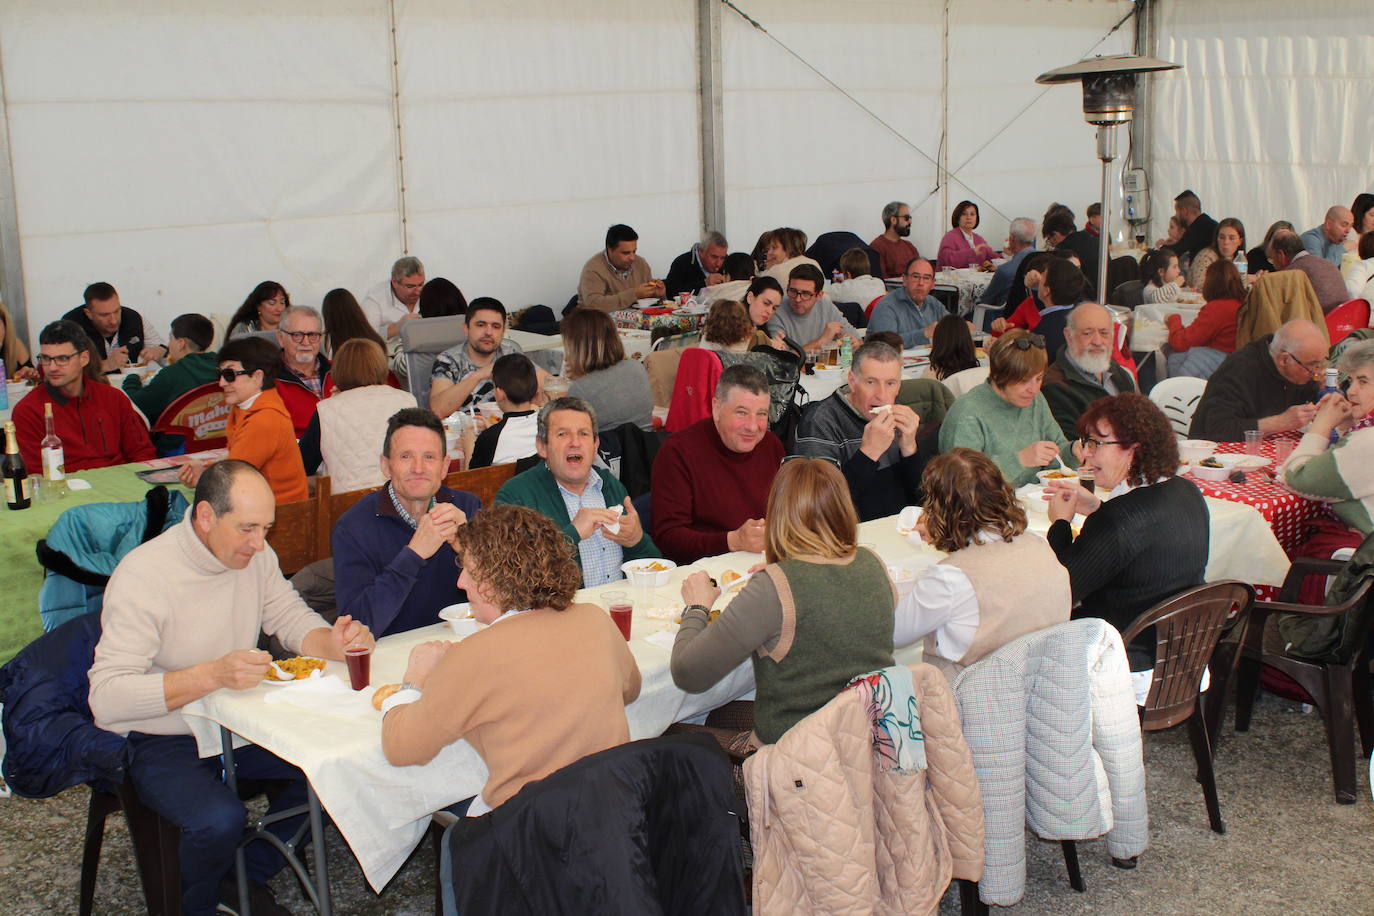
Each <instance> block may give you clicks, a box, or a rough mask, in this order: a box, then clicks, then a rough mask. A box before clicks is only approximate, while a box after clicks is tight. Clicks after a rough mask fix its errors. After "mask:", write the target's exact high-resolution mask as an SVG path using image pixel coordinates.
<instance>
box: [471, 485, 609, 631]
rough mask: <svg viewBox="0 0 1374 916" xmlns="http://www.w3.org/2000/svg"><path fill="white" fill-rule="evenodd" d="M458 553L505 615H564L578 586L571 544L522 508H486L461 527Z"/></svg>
mask: <svg viewBox="0 0 1374 916" xmlns="http://www.w3.org/2000/svg"><path fill="white" fill-rule="evenodd" d="M458 554H459V559H460V561H461V563H462V564H463V566H464V567H465V568H466V569H467V571H468V575H469V576H470V577H471V578H472V579H474V580H476V581H477V582H480V583H481V584H482V585H483V587H484V588H485V589H486V590H489V591H490V593H491V597H492V600H493V601H495V602H496V603H497V604H499V605H500V606H501V607H502V608H503V609H505V610H514V609H517V608H518V609H527V608H550V609H552V610H555V611H562V610H566V609H567V607H568V606H569V605H570V604H572V599H573V594H574V593H575V592H576V591H577V590H578V588H580V587H581V585H582V572H581V570H579V569H578V567H577V563H576V562H575V561H574V560H573V546H572V543H571V542H570V541H569V540H568V539H567V537H566V536H565V535H564V534H563V532H562V531H561V530H559V528H558V526H557V525H555V524H554V523H553V520H552V519H550V518H549V517H548V516H546V515H542V514H540V513H538V512H535V511H534V510H533V509H526V508H525V507H524V506H488V507H486V508H484V509H482V511H481V512H479V513H477V514H476V515H474V516H473V517H472V518H471V519H469V520H468V521H467V523H466V524H463V525H459V526H458Z"/></svg>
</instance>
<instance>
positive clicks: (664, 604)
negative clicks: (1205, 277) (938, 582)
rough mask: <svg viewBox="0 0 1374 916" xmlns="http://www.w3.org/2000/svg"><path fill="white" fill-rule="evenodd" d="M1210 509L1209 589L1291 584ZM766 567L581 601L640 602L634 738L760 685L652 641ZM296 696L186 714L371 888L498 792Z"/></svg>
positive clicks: (381, 654)
mask: <svg viewBox="0 0 1374 916" xmlns="http://www.w3.org/2000/svg"><path fill="white" fill-rule="evenodd" d="M1207 505H1208V507H1209V509H1210V510H1211V513H1212V516H1211V519H1212V550H1211V558H1210V561H1209V563H1208V565H1207V578H1208V579H1209V580H1212V579H1221V578H1235V579H1241V580H1242V581H1247V582H1255V583H1260V584H1269V585H1277V584H1279V583H1280V581H1281V580H1282V577H1283V574H1284V572H1285V571H1286V570H1287V566H1288V561H1287V558H1286V556H1285V555H1284V553H1283V550H1282V548H1280V547H1279V545H1278V541H1277V540H1275V538H1274V535H1273V532H1272V531H1271V530H1270V529H1269V526H1268V525H1267V524H1266V523H1265V521H1264V519H1263V517H1262V516H1261V515H1260V514H1259V513H1258V512H1257V511H1255V510H1254V509H1253V508H1251V507H1249V506H1246V505H1243V504H1240V503H1234V502H1227V501H1225V500H1216V499H1208V500H1207ZM1031 526H1032V528H1033V529H1035V530H1037V531H1041V532H1043V531H1045V530H1046V529H1047V528H1048V519H1047V517H1046V516H1045V515H1044V514H1043V513H1041V512H1033V513H1032V514H1031ZM859 540H860V542H861V543H864V544H867V545H871V546H872V547H873V548H874V549H875V550H876V551H877V552H878V554H879V555H880V556H881V557H882V558H883V559H884V561H886V562H887V563H888V564H890V565H893V566H898V567H903V568H906V569H910V570H912V571H913V572H919V571H920V570H923V569H925V568H926V567H927V566H930V565H931V564H933V563H935V562H937V561H938V560H939V559H940V558H941V556H942V554H940V553H939V552H938V551H936V550H934V549H932V548H931V547H929V546H927V545H924V544H920V543H919V542H918V543H913V542H912V541H911V540H910V539H909V538H907V537H905V536H903V535H901V534H899V533H898V531H897V528H896V519H895V517H890V518H884V519H876V520H874V521H871V522H865V523H864V524H863V525H862V526H860V533H859ZM761 559H762V557H761V555H759V554H745V553H733V554H726V555H724V556H720V557H712V558H710V559H706V560H702V561H701V562H699V563H697V564H694V565H693V566H691V567H685V568H683V569H678V570H674V571H673V573H672V575H671V576H670V580H669V584H668V585H667V586H665V587H663V588H660V589H656V590H654V591H653V593H652V596H651V597H649V598H648V600H644V599H645V597H646V596H642V595H639V594H637V592H636V590H635V589H634V588H632V587H631V586H630V585H629V583H627V582H617V583H612V584H610V585H607V586H602V587H600V588H597V589H590V590H584V591H583V592H581V593H579V600H596V596H597V595H599V594H600V593H602V592H605V591H608V590H623V591H627V592H628V593H629V594H630V596H631V597H632V598H634V599H635V602H636V607H635V616H634V622H633V629H632V633H633V635H634V638H633V639H632V640H631V642H630V648H631V650H632V651H633V653H634V656H635V659H636V661H637V662H638V663H639V669H640V673H641V675H642V678H643V686H642V687H641V689H640V696H639V699H637V700H636V701H635V702H634V703H632V704H631V705H630V706H628V707H627V708H626V710H625V712H626V717H627V718H628V719H629V724H630V736H631V737H632V738H647V737H652V736H654V735H658V734H660V733H661V732H662V731H663V730H664V729H665V728H667V727H668V725H670V724H672V723H673V722H677V721H681V720H683V719H688V718H691V717H693V716H697V715H700V714H702V713H705V712H707V711H709V710H711V709H713V708H715V707H717V706H719V705H721V704H723V703H725V702H727V701H729V700H733V699H737V698H739V697H742V696H745V695H747V694H748V693H749V692H750V691H752V690H753V673H752V670H751V668H750V665H749V664H748V663H747V662H746V663H744V664H742V665H740V667H739V668H737V669H735V671H734V672H732V673H731V674H730V676H729V677H727V678H726V679H725V680H723V681H722V682H721V683H719V684H717V685H716V686H715V687H714V688H712V689H711V690H710V691H708V692H707V693H703V694H696V695H692V694H686V693H683V692H682V691H681V690H679V689H677V687H676V686H674V684H673V682H672V677H671V675H670V674H669V671H668V659H669V650H668V648H665V647H660V646H657V645H654V644H652V643H649V642H646V641H645V639H644V637H646V636H651V635H653V634H655V633H661V632H665V631H668V630H670V629H671V625H670V624H669V623H668V622H667V621H666V620H663V619H655V618H652V617H651V616H650V614H649V611H650V609H651V608H655V607H659V608H669V607H680V605H681V603H682V602H681V597H680V594H679V586H680V583H681V581H682V579H683V578H685V576H686V575H687V574H688V573H689V572H690V571H691V570H695V569H704V570H706V571H708V572H710V573H712V574H713V575H716V576H717V577H719V574H720V573H722V572H724V571H725V570H726V569H734V570H736V571H738V572H740V573H744V572H746V571H747V570H748V569H749V567H750V566H751V565H753V564H754V563H756V562H759V561H760V560H761ZM599 603H600V602H599ZM446 638H449V639H451V638H454V637H453V636H452V632H451V631H450V630H449V628H448V626H447V625H446V624H438V625H436V626H432V627H426V628H424V629H421V630H413V631H411V632H409V633H399V634H396V635H394V636H389V637H386V638H385V639H383V640H381V641H380V642H379V643H378V647H377V651H376V653H375V654H374V656H373V660H372V683H373V684H386V683H397V682H399V681H400V680H401V677H402V675H403V673H404V671H405V666H406V660H407V657H408V656H409V653H410V649H411V647H412V646H414V645H415V644H417V643H420V642H423V641H425V640H429V639H446ZM897 659H898V661H899V662H900V663H902V664H913V663H915V662H917V661H919V660H920V650H919V643H917V644H915V645H913V646H909V647H907V648H906V649H904V650H901V651H899V652H898V653H897ZM326 675H333V676H338V677H341V678H343V679H345V680H346V679H347V677H348V675H347V673H346V671H345V669H344V665H343V663H342V662H330V663H329V665H328V668H327V669H326ZM291 689H293V688H292V687H290V686H284V687H276V686H261V687H257V688H254V689H252V690H247V691H231V690H218V691H216V692H215V693H212V694H210V695H209V696H206V697H204V698H202V699H200V700H197V701H196V702H194V703H191V704H189V705H187V706H186V707H185V708H184V709H183V712H184V713H185V715H186V720H187V722H188V723H189V724H190V726H191V729H192V731H193V732H194V734H195V736H196V738H197V740H198V742H199V744H200V750H201V754H202V755H204V756H212V755H217V754H219V753H220V737H219V726H220V725H221V724H223V725H225V726H226V727H228V728H229V729H230V730H232V731H233V732H234V733H235V734H236V735H238V736H240V737H241V738H243V739H245V740H246V741H249V742H252V743H254V744H257V745H260V746H262V747H264V748H266V749H267V750H269V751H271V752H272V753H274V754H276V755H278V756H279V757H282V758H283V759H285V760H289V761H290V762H291V763H294V764H295V765H297V766H299V767H300V768H301V769H302V770H303V771H304V772H305V774H306V776H307V777H309V779H310V782H311V785H313V786H314V788H315V792H316V793H317V794H318V796H319V799H320V802H321V803H322V804H323V805H324V808H325V810H326V811H327V812H328V813H329V816H330V818H332V819H333V821H334V825H335V826H336V827H337V828H338V830H339V832H340V833H341V834H342V835H343V837H344V839H345V840H347V841H348V844H349V846H350V847H351V848H352V849H353V853H354V855H355V856H356V857H357V859H358V862H359V863H360V864H361V865H362V868H363V872H364V874H365V875H366V877H367V880H368V882H369V883H370V884H371V885H372V887H373V888H374V889H377V890H380V889H381V888H382V887H383V886H385V884H386V883H387V881H389V880H390V879H391V877H392V875H394V874H395V873H396V871H397V869H399V868H400V866H401V864H402V863H403V862H405V860H406V857H407V856H408V855H409V854H410V852H411V850H412V849H413V848H414V847H415V844H416V843H417V842H419V841H420V839H421V838H422V837H423V836H424V832H425V829H426V827H427V826H428V824H429V816H430V814H431V813H432V812H434V811H437V810H439V809H440V808H443V807H446V806H448V805H451V804H453V803H455V802H457V801H461V800H462V799H465V798H470V797H472V796H474V795H476V794H477V793H478V792H479V791H480V790H481V788H482V785H483V784H484V783H485V782H486V777H487V770H486V767H485V766H484V765H483V764H482V761H481V760H480V759H479V758H478V756H477V754H476V752H475V751H474V750H473V749H472V747H471V746H470V745H469V744H468V743H467V742H465V741H459V742H457V743H455V744H452V745H450V746H448V747H446V748H444V750H443V751H441V752H440V753H439V755H438V756H437V757H436V758H435V759H434V760H432V761H431V762H430V763H428V764H426V765H425V766H420V767H393V766H391V765H390V764H389V763H387V762H386V759H385V758H384V757H383V756H382V749H381V714H380V713H377V712H373V711H371V709H370V707H369V708H368V709H367V711H365V712H364V713H363V714H361V715H356V716H348V715H330V714H323V713H318V712H311V711H308V710H305V709H301V708H299V707H296V706H293V705H291V704H288V703H268V702H266V700H267V697H268V696H269V693H270V692H271V691H279V690H291Z"/></svg>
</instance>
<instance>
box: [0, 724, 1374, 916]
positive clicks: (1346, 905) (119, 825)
mask: <svg viewBox="0 0 1374 916" xmlns="http://www.w3.org/2000/svg"><path fill="white" fill-rule="evenodd" d="M1145 763H1146V768H1147V771H1148V777H1149V797H1150V848H1149V850H1147V851H1146V853H1145V855H1143V856H1142V857H1141V860H1140V866H1139V867H1138V868H1137V869H1135V870H1134V871H1121V870H1119V869H1116V868H1113V867H1112V866H1111V864H1110V862H1109V860H1108V858H1107V853H1106V848H1105V844H1103V843H1100V842H1086V843H1080V844H1079V857H1080V860H1081V862H1082V869H1083V875H1084V880H1085V881H1086V882H1087V892H1086V893H1083V894H1078V893H1075V892H1074V891H1073V890H1072V889H1070V888H1069V886H1068V882H1067V880H1066V878H1065V875H1064V865H1063V859H1062V857H1061V854H1060V850H1059V844H1058V843H1045V842H1041V841H1039V840H1036V839H1033V838H1030V837H1027V851H1028V856H1029V860H1030V861H1029V866H1028V876H1027V887H1026V897H1025V899H1024V900H1023V901H1022V902H1021V903H1020V904H1019V905H1018V906H1016V907H1015V908H1014V910H1013V912H1015V913H1016V914H1018V916H1032V914H1045V916H1050V914H1054V916H1073V914H1081V913H1092V914H1095V916H1117V914H1119V916H1128V914H1130V916H1135V914H1146V913H1148V914H1155V916H1172V914H1189V916H1193V914H1232V913H1244V914H1246V916H1269V914H1273V916H1289V914H1298V913H1301V914H1311V916H1317V914H1326V913H1331V914H1336V913H1340V914H1374V882H1371V881H1370V880H1369V877H1368V875H1369V868H1370V863H1371V862H1374V806H1372V805H1371V801H1370V796H1369V786H1368V782H1367V780H1366V779H1365V778H1364V775H1363V774H1364V773H1365V771H1364V770H1363V769H1362V770H1361V774H1362V776H1361V786H1360V800H1359V802H1358V803H1357V804H1355V805H1337V804H1336V803H1335V800H1334V796H1333V795H1332V790H1331V772H1330V767H1329V765H1328V758H1327V752H1326V743H1325V737H1324V734H1323V730H1322V725H1321V721H1320V719H1319V718H1318V717H1317V716H1316V715H1305V714H1303V713H1301V712H1300V711H1299V710H1298V708H1297V707H1296V706H1295V705H1294V704H1292V703H1289V702H1287V701H1283V700H1277V699H1274V698H1271V697H1264V698H1262V701H1261V703H1260V704H1259V705H1258V706H1257V707H1256V710H1255V721H1254V724H1253V726H1252V728H1251V731H1250V732H1249V733H1248V734H1246V735H1236V734H1234V733H1232V732H1231V731H1230V726H1229V722H1228V725H1227V727H1226V729H1224V730H1223V738H1222V743H1221V747H1220V750H1219V753H1218V759H1217V782H1218V787H1219V790H1220V795H1221V805H1222V815H1223V817H1224V818H1225V820H1226V825H1227V833H1226V835H1224V836H1218V835H1216V834H1214V833H1212V832H1211V831H1210V830H1209V829H1208V826H1207V814H1206V810H1205V809H1204V807H1203V803H1202V792H1201V789H1200V788H1199V787H1198V784H1197V783H1196V782H1194V780H1193V761H1192V752H1191V750H1190V748H1189V744H1188V740H1187V734H1186V730H1185V729H1184V728H1182V727H1179V728H1176V729H1173V730H1171V731H1168V732H1162V733H1154V734H1149V735H1146V736H1145ZM86 799H87V790H86V789H84V788H77V789H72V790H69V791H67V792H65V793H63V794H62V795H60V796H58V797H56V798H51V799H46V800H42V801H34V800H29V799H19V798H12V799H9V800H0V912H2V913H5V914H7V916H30V914H34V916H37V914H50V913H72V912H75V911H76V902H77V882H78V878H79V872H80V851H81V841H82V836H83V832H84V827H85V815H86ZM433 865H434V861H433V857H432V856H431V854H430V852H429V848H428V846H427V845H425V844H422V845H421V847H420V848H419V849H418V850H417V852H416V853H415V855H414V856H413V857H412V858H411V860H410V862H409V863H408V864H407V865H406V866H405V867H404V868H403V869H402V871H401V872H400V873H399V874H398V875H397V876H396V878H394V879H393V880H392V882H391V884H390V885H389V886H388V887H387V888H386V890H385V891H384V892H383V893H382V894H381V895H377V894H374V893H373V892H372V891H371V890H370V889H369V888H368V887H367V885H366V883H365V882H364V881H363V878H362V873H361V871H360V870H359V869H358V867H357V865H356V864H355V863H354V861H353V859H352V856H351V855H350V854H349V852H348V849H347V847H346V845H345V844H344V843H343V842H342V841H341V840H340V839H339V837H338V835H337V834H335V833H333V832H332V831H331V844H330V870H331V879H332V880H331V886H332V888H333V892H334V899H335V902H336V912H338V913H340V914H344V916H355V914H358V916H369V914H396V916H401V914H423V913H430V912H433V899H434V898H433V893H434V892H433V883H432V875H433ZM274 887H275V889H276V891H277V897H278V899H279V900H280V901H281V902H282V903H283V904H285V905H286V906H288V907H290V908H291V909H292V910H293V912H296V913H299V914H305V913H308V912H310V908H309V907H308V905H307V904H306V903H305V901H304V898H303V897H302V896H301V894H300V893H299V889H298V888H297V887H296V885H295V883H294V880H293V879H292V878H291V877H290V876H289V874H286V873H283V874H282V875H279V876H278V877H277V879H276V882H275V884H274ZM958 911H959V907H958V900H957V895H956V894H954V893H951V894H950V895H947V897H946V899H945V901H944V905H943V906H942V907H941V909H940V912H941V913H942V914H955V913H958ZM95 912H96V913H98V914H109V913H129V914H134V913H140V912H143V906H142V902H141V894H140V890H139V885H138V879H137V876H136V874H135V872H134V867H133V859H132V854H131V851H130V846H129V843H128V836H127V833H126V832H125V829H124V823H123V820H122V818H120V817H118V816H116V817H114V818H112V819H111V820H110V822H109V824H108V826H107V834H106V840H105V848H104V852H103V854H102V857H101V863H100V877H99V883H98V887H97V890H96V907H95Z"/></svg>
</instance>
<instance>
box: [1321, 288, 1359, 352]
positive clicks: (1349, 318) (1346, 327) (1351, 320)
mask: <svg viewBox="0 0 1374 916" xmlns="http://www.w3.org/2000/svg"><path fill="white" fill-rule="evenodd" d="M1367 327H1369V300H1367V299H1351V300H1349V301H1347V302H1342V303H1341V304H1340V305H1338V306H1336V307H1335V308H1333V309H1332V310H1331V311H1329V312H1327V313H1326V330H1327V332H1328V333H1329V334H1330V335H1331V343H1332V344H1333V345H1335V344H1338V343H1340V342H1341V341H1342V340H1344V339H1345V338H1346V337H1347V336H1348V335H1349V334H1350V332H1351V331H1353V330H1355V329H1356V328H1367Z"/></svg>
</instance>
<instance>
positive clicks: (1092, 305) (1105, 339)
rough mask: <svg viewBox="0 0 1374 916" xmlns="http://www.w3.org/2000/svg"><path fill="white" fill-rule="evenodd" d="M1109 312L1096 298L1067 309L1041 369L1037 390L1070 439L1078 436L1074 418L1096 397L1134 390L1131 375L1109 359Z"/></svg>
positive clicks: (1110, 355) (1110, 319)
mask: <svg viewBox="0 0 1374 916" xmlns="http://www.w3.org/2000/svg"><path fill="white" fill-rule="evenodd" d="M1114 331H1115V327H1114V325H1113V323H1112V316H1111V313H1110V312H1108V311H1107V310H1106V309H1105V308H1103V307H1102V306H1100V305H1098V304H1097V303H1096V302H1084V303H1081V304H1080V305H1078V306H1076V307H1075V308H1074V310H1073V311H1072V312H1070V313H1069V318H1068V323H1067V325H1066V326H1065V328H1064V346H1062V347H1060V348H1059V355H1058V356H1056V357H1055V359H1054V362H1052V363H1050V366H1049V368H1048V369H1046V370H1045V384H1044V386H1043V387H1042V388H1041V389H1040V393H1041V394H1043V395H1044V396H1045V400H1046V401H1048V402H1049V405H1050V412H1051V413H1052V414H1054V419H1055V422H1057V423H1058V424H1059V428H1060V429H1062V430H1063V431H1064V438H1065V439H1068V440H1069V441H1070V442H1072V441H1073V440H1074V439H1077V438H1078V432H1077V430H1076V427H1077V425H1078V418H1079V417H1081V416H1083V411H1085V410H1087V409H1088V405H1089V404H1091V403H1092V402H1093V401H1096V400H1097V399H1098V398H1105V397H1107V396H1108V395H1111V394H1121V393H1122V392H1123V391H1135V390H1136V384H1135V379H1134V378H1133V377H1132V376H1131V373H1129V372H1127V371H1126V370H1125V369H1124V368H1122V366H1121V365H1120V364H1119V363H1118V362H1117V361H1116V360H1114V359H1112V334H1113V332H1114Z"/></svg>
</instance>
